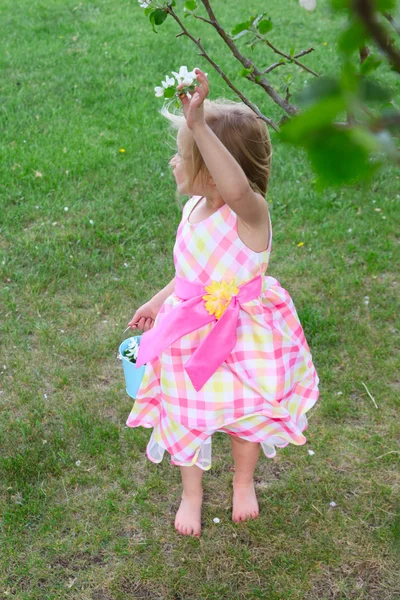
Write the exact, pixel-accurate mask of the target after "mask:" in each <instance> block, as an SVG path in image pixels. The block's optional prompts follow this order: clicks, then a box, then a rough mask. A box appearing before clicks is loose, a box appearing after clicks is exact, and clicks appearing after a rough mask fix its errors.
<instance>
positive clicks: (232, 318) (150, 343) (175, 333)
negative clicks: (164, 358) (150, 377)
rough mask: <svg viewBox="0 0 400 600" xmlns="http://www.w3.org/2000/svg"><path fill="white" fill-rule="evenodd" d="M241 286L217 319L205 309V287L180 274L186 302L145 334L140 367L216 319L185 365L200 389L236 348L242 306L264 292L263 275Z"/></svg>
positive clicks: (178, 292) (180, 291)
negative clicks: (183, 337)
mask: <svg viewBox="0 0 400 600" xmlns="http://www.w3.org/2000/svg"><path fill="white" fill-rule="evenodd" d="M238 288H239V293H238V294H237V295H236V296H232V297H231V300H230V302H229V304H228V305H227V307H226V309H225V312H224V313H223V315H222V316H221V318H220V319H218V320H217V319H216V317H215V315H213V314H211V315H210V314H209V313H208V312H207V310H206V308H205V302H204V300H203V296H204V294H205V293H206V291H205V289H204V286H202V285H199V284H196V283H191V282H190V281H187V280H186V279H183V278H181V277H178V276H176V280H175V294H176V295H177V296H178V297H179V298H181V300H183V302H182V303H181V304H179V305H178V306H177V307H176V308H174V309H173V310H172V311H171V312H170V313H168V315H166V316H165V318H163V319H162V321H160V323H157V324H156V325H155V326H154V327H153V328H152V329H150V330H149V331H146V332H145V333H143V335H142V338H141V340H140V346H139V353H138V357H137V360H136V367H141V366H142V365H144V364H145V363H147V362H148V361H149V360H153V359H154V358H156V357H157V356H161V354H162V352H163V351H164V350H165V349H166V348H168V347H169V346H170V345H171V344H173V343H174V342H175V341H176V340H177V339H179V338H181V337H182V336H184V335H186V334H187V333H190V332H192V331H195V330H196V329H199V328H200V327H202V326H203V325H206V324H207V323H211V322H212V321H216V323H215V325H214V327H213V328H212V330H211V331H210V333H209V334H208V335H207V337H206V338H205V339H204V340H203V341H202V343H201V344H200V346H198V348H197V349H196V350H195V352H194V353H193V354H192V356H191V357H190V358H189V360H188V361H187V363H186V364H185V371H186V373H187V374H188V376H189V378H190V380H191V382H192V384H193V387H194V388H195V390H197V391H199V390H200V389H201V388H202V387H203V385H204V384H205V383H206V382H207V381H208V380H209V379H210V377H211V375H212V374H213V373H214V372H215V371H216V369H217V368H218V367H219V366H220V365H221V364H222V363H223V362H224V360H225V359H226V358H227V357H228V356H229V355H230V353H231V352H232V350H233V349H234V347H235V345H236V340H237V337H236V327H237V320H238V316H239V308H240V305H241V304H243V303H245V302H250V300H255V299H256V298H258V297H259V296H260V295H261V291H262V276H261V275H257V276H256V277H254V279H251V280H250V281H248V282H247V283H244V284H243V285H241V286H238Z"/></svg>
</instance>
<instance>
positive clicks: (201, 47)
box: [166, 6, 279, 133]
mask: <svg viewBox="0 0 400 600" xmlns="http://www.w3.org/2000/svg"><path fill="white" fill-rule="evenodd" d="M166 10H167V11H168V13H169V14H170V15H171V16H172V17H173V18H174V19H175V21H176V22H177V23H178V25H179V26H180V27H181V29H182V32H181V33H178V35H177V36H176V37H180V36H181V35H186V36H187V37H188V38H189V39H190V40H192V42H193V43H194V44H196V46H197V47H198V48H199V49H200V56H203V57H204V58H205V59H206V60H208V62H209V63H210V64H211V65H212V66H213V67H214V69H215V70H216V71H217V73H219V74H220V75H221V77H222V78H223V80H224V81H225V82H226V84H227V85H228V86H229V87H230V88H231V90H233V91H234V92H235V94H236V95H237V96H238V97H239V98H240V99H241V100H242V102H244V104H246V105H247V106H248V107H249V108H251V109H252V111H254V112H255V113H256V115H257V116H258V117H259V118H260V119H262V120H263V121H265V122H266V123H267V124H268V125H270V126H271V127H272V128H273V129H275V131H277V132H278V133H279V127H278V125H277V124H276V123H275V122H274V121H273V120H272V119H269V118H268V117H266V116H265V115H263V114H262V113H261V112H260V110H259V108H258V107H257V106H256V105H255V104H253V103H252V102H251V101H250V100H248V99H247V98H246V96H244V94H242V92H241V91H240V90H238V89H237V87H236V86H235V85H234V84H233V83H232V82H231V81H230V80H229V79H228V77H227V76H226V75H225V73H224V72H223V71H222V69H221V68H220V67H219V66H218V65H217V64H216V63H215V62H214V61H213V59H212V58H211V57H210V56H209V55H208V54H207V52H206V51H205V49H204V47H203V45H202V44H201V42H200V38H198V39H196V38H195V37H193V36H192V34H191V33H190V32H189V31H188V30H187V29H186V27H185V26H184V24H183V23H182V21H181V20H180V18H179V17H178V15H177V14H175V12H174V11H173V10H172V8H171V7H170V6H168V7H167V9H166Z"/></svg>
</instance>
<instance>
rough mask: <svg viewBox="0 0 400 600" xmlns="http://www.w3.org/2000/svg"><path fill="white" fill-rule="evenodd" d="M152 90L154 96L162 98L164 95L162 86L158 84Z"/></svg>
mask: <svg viewBox="0 0 400 600" xmlns="http://www.w3.org/2000/svg"><path fill="white" fill-rule="evenodd" d="M154 91H155V93H156V98H162V96H164V88H163V87H160V86H159V85H157V86H156V87H155V88H154Z"/></svg>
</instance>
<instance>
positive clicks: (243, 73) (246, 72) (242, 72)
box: [239, 67, 254, 77]
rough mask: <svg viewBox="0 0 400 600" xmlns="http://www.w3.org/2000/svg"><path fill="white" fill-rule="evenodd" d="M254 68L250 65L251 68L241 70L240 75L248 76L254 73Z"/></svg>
mask: <svg viewBox="0 0 400 600" xmlns="http://www.w3.org/2000/svg"><path fill="white" fill-rule="evenodd" d="M253 70H254V67H250V68H249V69H241V70H240V71H239V75H241V76H242V77H247V75H250V73H252V72H253Z"/></svg>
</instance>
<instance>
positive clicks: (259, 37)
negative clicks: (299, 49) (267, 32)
mask: <svg viewBox="0 0 400 600" xmlns="http://www.w3.org/2000/svg"><path fill="white" fill-rule="evenodd" d="M253 33H254V35H255V36H256V38H257V39H259V40H260V41H261V42H265V44H267V45H268V46H269V47H270V48H271V50H273V51H274V52H276V54H279V55H280V56H283V57H284V58H286V59H287V60H290V61H292V62H294V63H296V65H298V66H299V67H301V68H302V69H305V70H306V71H308V72H309V73H311V75H315V77H320V75H318V73H316V72H315V71H313V70H312V69H310V68H309V67H306V65H303V63H301V62H300V61H298V60H296V57H295V56H293V58H292V57H291V56H290V55H289V54H285V53H284V52H281V51H280V50H278V48H275V46H273V45H272V44H271V42H270V41H269V40H267V39H266V38H265V37H263V36H262V35H260V34H259V33H258V32H257V31H253ZM304 54H306V52H304Z"/></svg>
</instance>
